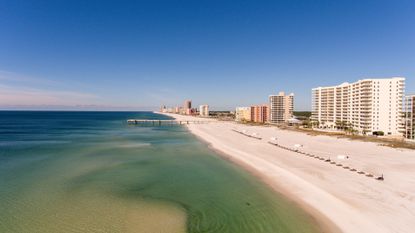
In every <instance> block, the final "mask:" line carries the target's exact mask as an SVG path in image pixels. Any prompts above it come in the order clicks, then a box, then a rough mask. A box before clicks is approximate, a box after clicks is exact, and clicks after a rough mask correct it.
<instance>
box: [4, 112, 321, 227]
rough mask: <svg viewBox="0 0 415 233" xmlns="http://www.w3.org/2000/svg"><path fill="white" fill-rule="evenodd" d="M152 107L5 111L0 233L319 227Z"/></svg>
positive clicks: (294, 207)
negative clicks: (143, 121) (141, 122)
mask: <svg viewBox="0 0 415 233" xmlns="http://www.w3.org/2000/svg"><path fill="white" fill-rule="evenodd" d="M128 118H147V119H166V118H167V117H165V116H161V115H157V114H153V113H149V112H13V111H5V112H0V209H1V211H0V232H18V233H24V232H46V233H47V232H140V233H142V232H151V233H155V232H232V233H244V232H247V233H248V232H249V233H253V232H296V233H298V232H318V231H319V229H318V228H317V226H316V224H315V222H314V221H312V220H311V218H310V217H309V216H308V215H306V214H305V213H304V212H303V211H302V210H300V209H298V208H297V207H296V206H295V205H293V204H292V203H290V202H289V201H287V200H286V199H284V198H283V197H281V196H279V195H277V194H275V193H274V192H272V191H271V190H270V189H269V188H268V187H267V186H265V185H264V184H262V183H261V182H258V181H257V180H256V179H255V178H253V177H252V176H251V175H250V174H248V173H247V172H245V171H244V170H242V169H240V168H239V167H237V166H235V165H233V164H230V163H229V162H227V161H224V160H223V159H221V158H220V157H219V156H218V155H217V154H215V153H214V152H212V151H211V150H209V148H207V146H206V145H204V144H203V143H201V142H200V141H198V140H196V139H195V138H194V137H193V136H192V135H191V134H190V133H189V132H188V131H187V130H186V129H185V128H184V127H181V126H165V127H136V126H129V125H127V124H126V123H125V120H126V119H128Z"/></svg>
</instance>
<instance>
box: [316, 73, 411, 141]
mask: <svg viewBox="0 0 415 233" xmlns="http://www.w3.org/2000/svg"><path fill="white" fill-rule="evenodd" d="M404 90H405V78H402V77H393V78H387V79H363V80H359V81H357V82H354V83H343V84H340V85H338V86H331V87H317V88H313V89H312V116H311V119H312V120H313V121H315V122H317V123H318V124H319V127H320V128H339V127H343V126H344V125H345V124H347V126H348V127H351V128H353V129H354V130H357V131H358V132H359V133H360V134H381V132H383V133H384V134H385V135H402V131H403V130H402V123H403V122H402V120H403V118H402V107H403V103H402V102H403V96H404ZM340 125H341V126H340Z"/></svg>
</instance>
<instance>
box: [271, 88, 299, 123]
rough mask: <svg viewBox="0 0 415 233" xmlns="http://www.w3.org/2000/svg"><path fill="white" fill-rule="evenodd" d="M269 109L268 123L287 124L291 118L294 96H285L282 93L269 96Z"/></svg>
mask: <svg viewBox="0 0 415 233" xmlns="http://www.w3.org/2000/svg"><path fill="white" fill-rule="evenodd" d="M269 108H270V109H269V113H270V114H269V122H270V123H273V124H277V123H284V122H287V121H288V120H289V119H291V118H292V117H293V110H294V94H293V93H291V94H289V95H285V93H284V92H280V93H279V94H278V95H270V96H269Z"/></svg>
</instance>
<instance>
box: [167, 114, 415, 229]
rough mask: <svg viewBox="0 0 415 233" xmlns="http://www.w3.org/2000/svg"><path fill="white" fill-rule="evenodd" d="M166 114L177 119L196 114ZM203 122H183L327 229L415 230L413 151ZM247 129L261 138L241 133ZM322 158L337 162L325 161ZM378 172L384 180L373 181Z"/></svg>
mask: <svg viewBox="0 0 415 233" xmlns="http://www.w3.org/2000/svg"><path fill="white" fill-rule="evenodd" d="M166 115H168V116H171V117H174V118H176V119H179V120H187V119H194V117H191V116H182V115H175V114H166ZM209 120H210V121H212V122H211V123H205V124H188V125H187V127H188V129H189V131H190V132H191V133H193V134H194V135H195V136H197V137H198V138H200V139H201V140H203V141H205V142H207V143H208V144H209V145H210V147H211V148H212V149H214V150H217V151H219V152H221V153H222V154H223V156H224V157H225V158H226V159H228V160H231V161H232V162H234V163H236V164H239V165H241V166H243V167H244V168H245V169H247V170H248V171H250V172H251V173H252V174H254V175H255V176H257V177H258V178H259V179H261V180H262V181H263V182H265V183H266V184H268V185H269V186H270V187H272V188H273V189H274V190H275V191H276V192H278V193H282V194H283V195H285V196H287V197H288V198H290V199H291V200H293V201H294V202H295V203H297V204H298V205H300V206H301V207H302V208H303V209H305V210H306V211H308V212H309V213H310V214H311V215H312V216H313V217H314V218H315V219H316V220H317V221H318V222H319V223H320V224H322V226H323V227H324V228H325V229H326V231H327V232H336V231H337V232H338V231H340V232H345V233H349V232H350V233H352V232H353V233H356V232H377V233H382V232H402V233H406V232H407V233H409V232H413V229H415V221H413V219H415V173H414V169H413V168H414V167H415V156H414V155H415V153H414V151H413V150H407V149H395V148H390V147H384V146H380V145H377V144H375V143H372V142H362V141H351V140H348V139H344V138H336V137H329V136H311V135H307V134H305V133H302V132H294V131H288V130H280V129H278V128H277V127H267V126H249V125H244V124H238V123H236V122H224V121H216V120H213V119H209ZM237 131H238V132H244V133H245V134H243V133H238V132H237ZM253 133H256V135H257V136H259V137H261V138H262V139H256V138H253V137H248V136H247V135H252V134H253ZM270 138H276V140H274V141H275V142H276V143H278V144H279V145H281V146H284V147H286V148H290V150H289V149H284V148H281V147H278V146H275V145H272V144H270V143H269V141H270ZM295 144H298V145H297V147H294V145H295ZM295 149H298V150H299V151H303V152H306V153H310V154H313V155H317V156H319V157H321V159H316V158H313V157H310V156H306V155H304V154H301V153H297V152H295V151H293V150H295ZM328 159H330V161H331V162H335V164H332V163H330V162H328V161H325V160H328ZM339 164H341V165H339ZM337 165H338V166H337ZM352 169H356V171H353V170H352ZM359 171H361V172H364V174H359V173H358V172H359ZM368 174H371V175H368ZM382 175H383V178H384V180H377V179H375V178H376V177H382ZM371 176H373V177H371Z"/></svg>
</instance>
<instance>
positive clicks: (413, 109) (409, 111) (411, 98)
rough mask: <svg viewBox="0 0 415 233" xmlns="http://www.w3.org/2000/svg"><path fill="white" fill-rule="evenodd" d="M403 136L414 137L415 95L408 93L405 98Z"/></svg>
mask: <svg viewBox="0 0 415 233" xmlns="http://www.w3.org/2000/svg"><path fill="white" fill-rule="evenodd" d="M404 136H405V137H406V138H408V139H412V140H414V139H415V95H408V96H407V97H406V98H405V131H404Z"/></svg>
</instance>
